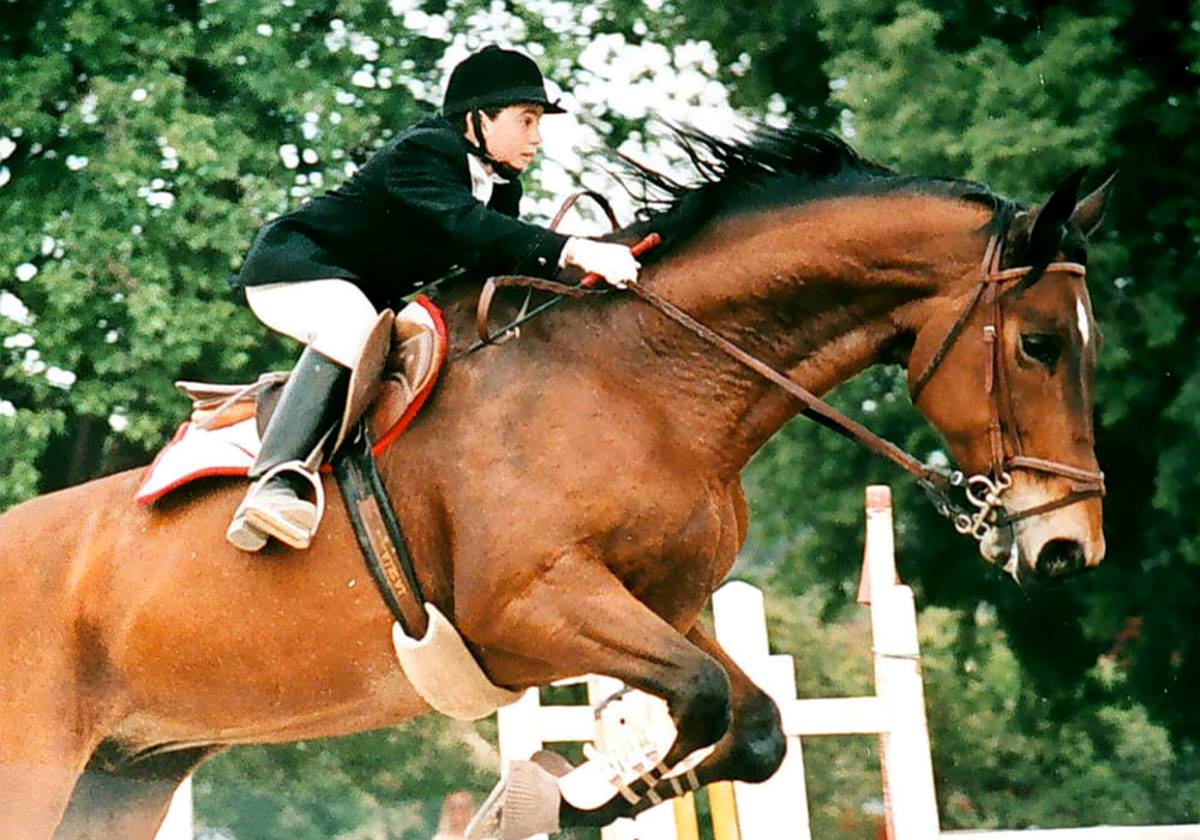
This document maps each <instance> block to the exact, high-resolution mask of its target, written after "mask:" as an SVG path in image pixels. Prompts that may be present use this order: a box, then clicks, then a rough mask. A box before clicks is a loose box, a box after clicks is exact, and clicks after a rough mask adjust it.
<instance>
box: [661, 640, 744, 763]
mask: <svg viewBox="0 0 1200 840" xmlns="http://www.w3.org/2000/svg"><path fill="white" fill-rule="evenodd" d="M732 716H733V704H732V699H731V694H730V689H729V675H728V674H726V673H725V669H724V668H722V667H721V665H720V663H718V662H717V661H716V660H715V659H711V658H709V657H708V656H705V657H703V658H702V659H700V660H699V661H698V665H697V667H696V668H694V669H692V670H691V671H690V672H689V673H688V674H687V677H686V687H685V688H684V690H683V691H682V692H681V693H680V695H679V698H678V700H677V701H676V716H675V717H676V720H675V724H676V726H677V728H678V729H679V732H680V738H681V739H682V738H684V737H686V738H687V739H688V740H689V741H691V742H693V743H694V748H695V749H698V748H700V747H704V746H707V745H709V744H713V743H716V742H717V741H718V740H720V738H721V736H722V735H724V734H725V732H726V731H727V730H728V729H729V724H730V721H731V720H732Z"/></svg>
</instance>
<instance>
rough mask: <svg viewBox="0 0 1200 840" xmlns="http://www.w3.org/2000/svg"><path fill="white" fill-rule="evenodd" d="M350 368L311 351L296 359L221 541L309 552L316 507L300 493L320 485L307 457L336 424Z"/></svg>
mask: <svg viewBox="0 0 1200 840" xmlns="http://www.w3.org/2000/svg"><path fill="white" fill-rule="evenodd" d="M349 381H350V369H349V368H346V367H343V366H342V365H340V364H338V363H337V362H335V361H333V360H332V359H330V358H328V357H326V356H322V355H321V354H320V353H318V352H317V351H316V350H313V349H312V348H311V347H306V348H304V352H303V353H302V354H301V355H300V359H299V360H298V361H297V362H296V366H295V368H293V369H292V373H291V375H290V376H289V377H288V380H287V382H286V383H285V384H284V386H283V393H281V394H280V395H279V402H278V403H277V404H276V405H275V411H274V413H273V414H272V415H271V419H270V421H269V422H268V423H267V428H266V431H265V432H264V433H263V438H262V448H261V449H260V450H259V452H258V459H257V460H256V461H255V462H254V466H253V467H251V468H250V473H249V477H250V478H251V479H256V481H255V483H254V484H253V485H252V486H251V487H250V490H249V492H248V493H247V494H246V498H245V500H244V501H243V502H242V503H241V505H239V506H238V509H237V512H236V513H235V514H234V517H233V522H232V523H231V524H230V526H229V530H228V531H227V532H226V534H225V535H226V537H227V538H228V539H229V541H230V542H232V543H233V544H234V545H236V546H237V547H238V548H241V549H243V550H245V551H257V550H258V549H260V548H262V547H263V545H265V543H266V538H267V537H275V538H276V539H278V540H280V541H281V542H285V543H287V544H288V545H290V546H292V547H293V548H308V544H309V542H310V541H311V540H312V535H313V532H314V531H316V528H317V524H318V518H319V513H320V512H319V511H318V509H317V505H315V504H313V503H312V502H310V501H308V500H306V499H303V498H301V496H300V493H301V492H303V491H304V490H305V489H306V488H308V487H310V486H311V485H313V484H314V483H315V482H319V481H320V478H319V477H318V476H317V475H316V467H317V466H318V465H319V459H312V458H311V456H312V454H313V451H314V450H315V449H316V447H317V445H318V444H320V443H321V440H322V438H323V437H324V436H325V433H326V432H328V431H329V430H330V429H331V428H332V427H333V424H334V423H336V422H337V421H338V417H339V415H340V413H341V410H342V403H343V402H344V401H345V392H346V386H347V384H348V383H349Z"/></svg>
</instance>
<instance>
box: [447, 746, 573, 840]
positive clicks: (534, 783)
mask: <svg viewBox="0 0 1200 840" xmlns="http://www.w3.org/2000/svg"><path fill="white" fill-rule="evenodd" d="M561 804H562V797H561V796H560V795H559V792H558V779H557V778H556V777H555V776H554V775H553V774H552V773H549V772H547V771H546V770H544V769H542V767H541V766H540V765H539V764H536V763H535V762H532V761H514V762H512V763H511V764H509V765H508V770H507V772H506V773H505V774H504V776H503V778H501V779H500V781H499V783H497V785H496V787H495V788H493V789H492V792H491V793H490V794H488V798H487V799H485V800H484V802H483V805H482V806H480V808H479V812H478V813H477V814H475V817H474V818H473V819H472V820H471V824H470V825H468V826H467V832H466V837H467V840H524V838H526V837H530V836H532V835H534V834H553V833H554V832H556V831H558V829H559V824H558V811H559V807H560V805H561Z"/></svg>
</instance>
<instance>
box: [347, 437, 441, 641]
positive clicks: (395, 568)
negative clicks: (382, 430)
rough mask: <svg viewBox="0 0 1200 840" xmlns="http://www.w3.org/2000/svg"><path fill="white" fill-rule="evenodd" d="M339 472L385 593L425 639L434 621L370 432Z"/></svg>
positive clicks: (351, 448) (400, 617) (350, 447)
mask: <svg viewBox="0 0 1200 840" xmlns="http://www.w3.org/2000/svg"><path fill="white" fill-rule="evenodd" d="M333 473H334V475H335V476H337V482H338V487H339V488H340V489H341V491H342V499H343V501H345V503H346V511H347V513H348V514H349V515H350V524H351V525H352V526H353V528H354V536H355V537H356V538H357V539H358V547H359V549H360V550H361V551H362V555H363V561H364V562H365V563H366V565H367V570H368V571H369V572H370V573H371V579H372V580H374V581H375V586H376V587H378V589H379V594H380V595H381V596H383V600H384V603H386V604H387V606H388V609H389V610H390V611H391V613H392V616H393V617H394V618H395V619H396V621H398V622H399V623H400V626H401V627H402V628H403V629H404V631H405V632H406V633H407V634H408V635H409V636H410V637H411V638H414V639H420V638H423V637H424V636H425V631H426V630H427V629H428V626H429V618H428V616H427V614H426V612H425V606H424V604H425V599H424V597H423V596H422V595H421V586H420V584H419V583H418V582H417V574H416V570H415V569H414V568H413V563H412V556H411V555H410V554H409V553H408V546H407V545H406V544H405V542H404V535H403V534H402V533H401V531H400V523H399V522H397V521H396V514H395V511H394V510H393V509H392V503H391V500H390V499H389V498H388V494H387V489H386V488H385V487H384V484H383V480H382V479H381V478H380V476H379V470H378V469H377V468H376V466H375V459H374V457H372V455H371V446H370V442H369V441H368V439H367V436H366V435H365V434H359V435H358V437H357V439H355V440H354V441H352V442H351V443H349V444H347V445H346V447H345V448H344V449H343V450H342V451H341V452H340V453H338V455H337V458H336V459H335V461H334V464H333Z"/></svg>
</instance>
